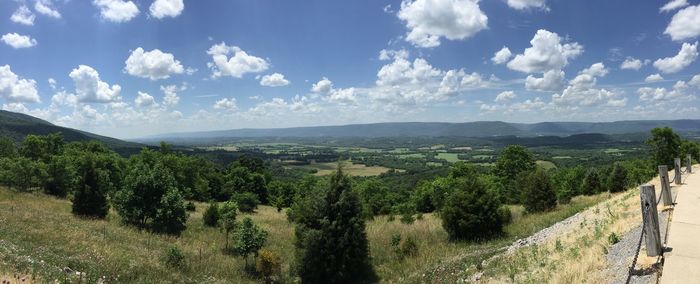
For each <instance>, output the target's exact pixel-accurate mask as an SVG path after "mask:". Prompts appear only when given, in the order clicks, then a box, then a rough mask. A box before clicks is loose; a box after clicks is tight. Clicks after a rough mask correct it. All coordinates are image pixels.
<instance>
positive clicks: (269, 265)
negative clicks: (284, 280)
mask: <svg viewBox="0 0 700 284" xmlns="http://www.w3.org/2000/svg"><path fill="white" fill-rule="evenodd" d="M255 269H256V270H257V271H258V273H260V275H262V277H263V279H264V280H265V283H274V282H278V281H279V276H280V274H282V258H281V257H280V256H279V255H278V254H276V253H274V252H272V251H269V250H265V249H263V250H260V253H259V254H258V259H257V262H256V263H255Z"/></svg>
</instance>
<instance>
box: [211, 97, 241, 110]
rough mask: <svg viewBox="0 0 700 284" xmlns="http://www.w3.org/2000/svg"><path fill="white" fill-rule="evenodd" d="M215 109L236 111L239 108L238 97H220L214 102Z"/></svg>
mask: <svg viewBox="0 0 700 284" xmlns="http://www.w3.org/2000/svg"><path fill="white" fill-rule="evenodd" d="M214 109H221V110H229V111H235V110H237V109H238V105H236V98H230V99H229V98H223V99H220V100H218V101H216V103H214Z"/></svg>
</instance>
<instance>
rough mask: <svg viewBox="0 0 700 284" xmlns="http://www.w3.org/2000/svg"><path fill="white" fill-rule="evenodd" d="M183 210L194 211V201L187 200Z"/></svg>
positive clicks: (195, 207)
mask: <svg viewBox="0 0 700 284" xmlns="http://www.w3.org/2000/svg"><path fill="white" fill-rule="evenodd" d="M185 210H187V211H190V212H194V211H195V210H197V206H195V205H194V202H192V201H187V204H185Z"/></svg>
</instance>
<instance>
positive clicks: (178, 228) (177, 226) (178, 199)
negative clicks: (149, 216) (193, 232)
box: [152, 189, 187, 235]
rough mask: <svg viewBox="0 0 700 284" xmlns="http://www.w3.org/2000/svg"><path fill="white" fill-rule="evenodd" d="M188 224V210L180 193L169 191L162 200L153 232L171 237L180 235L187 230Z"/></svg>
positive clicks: (154, 220) (153, 225)
mask: <svg viewBox="0 0 700 284" xmlns="http://www.w3.org/2000/svg"><path fill="white" fill-rule="evenodd" d="M185 223H187V210H186V209H185V202H184V199H183V198H182V195H181V194H180V192H178V191H177V190H175V189H170V190H168V191H167V192H166V193H165V195H163V197H162V198H161V199H160V203H159V205H158V208H157V210H156V214H155V216H153V224H152V228H153V231H155V232H158V233H165V234H170V235H180V233H181V232H182V231H184V230H185Z"/></svg>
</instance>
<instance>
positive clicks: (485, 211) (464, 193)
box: [440, 176, 503, 240]
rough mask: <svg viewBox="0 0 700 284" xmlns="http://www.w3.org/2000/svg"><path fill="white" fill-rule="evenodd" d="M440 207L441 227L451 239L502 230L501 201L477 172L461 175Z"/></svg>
mask: <svg viewBox="0 0 700 284" xmlns="http://www.w3.org/2000/svg"><path fill="white" fill-rule="evenodd" d="M459 180H460V182H459V183H455V185H459V186H458V187H457V188H455V189H454V190H453V192H452V194H450V195H449V197H448V198H447V200H446V202H445V206H444V207H443V208H442V210H441V211H440V217H441V218H442V227H443V228H445V230H446V231H447V233H448V234H449V236H450V238H451V239H459V240H464V239H466V240H478V239H485V238H490V237H493V236H495V235H497V234H499V233H500V232H501V230H502V227H503V222H502V218H501V217H500V215H499V212H498V210H499V208H500V207H501V203H500V201H499V200H498V197H497V196H496V194H495V193H493V192H491V191H489V190H487V188H486V185H485V184H484V183H483V182H482V181H481V180H480V179H478V178H477V177H476V176H472V177H463V178H459Z"/></svg>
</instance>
